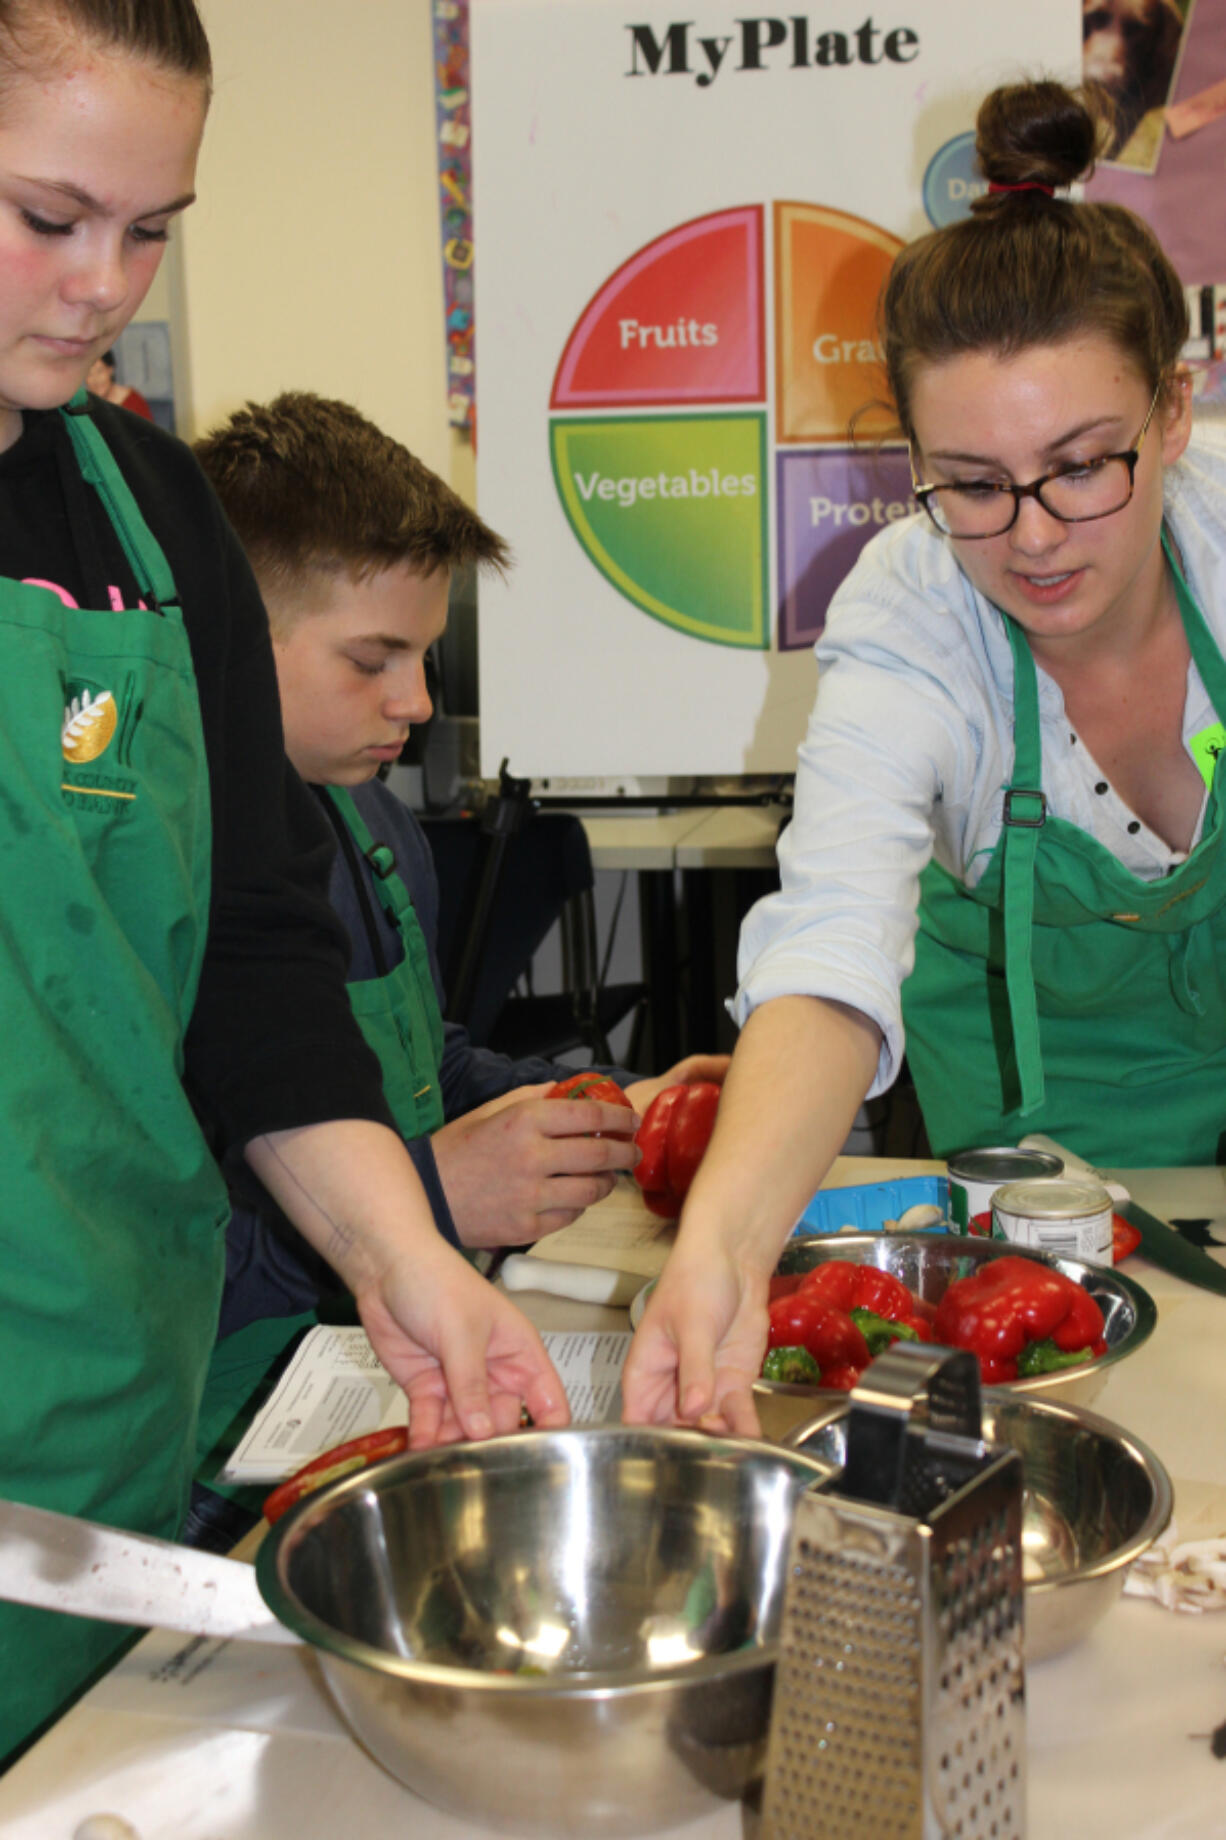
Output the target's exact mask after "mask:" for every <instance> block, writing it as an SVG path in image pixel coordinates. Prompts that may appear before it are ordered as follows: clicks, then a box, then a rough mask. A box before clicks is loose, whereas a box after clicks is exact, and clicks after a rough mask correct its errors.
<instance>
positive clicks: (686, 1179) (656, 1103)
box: [634, 1080, 719, 1220]
mask: <svg viewBox="0 0 1226 1840" xmlns="http://www.w3.org/2000/svg"><path fill="white" fill-rule="evenodd" d="M718 1108H719V1087H718V1086H716V1084H715V1083H714V1081H712V1080H692V1081H690V1082H689V1083H688V1084H686V1085H683V1086H666V1087H665V1089H664V1091H663V1092H662V1093H657V1094H656V1096H655V1098H654V1099H653V1100H652V1102H651V1104H650V1105H649V1106H648V1107H647V1111H646V1113H645V1114H644V1117H643V1122H642V1124H641V1125H640V1126H639V1130H638V1136H637V1137H636V1139H635V1142H636V1143H637V1144H638V1147H639V1150H640V1151H641V1152H642V1156H641V1160H640V1162H639V1165H638V1168H637V1169H636V1170H635V1172H634V1179H635V1181H636V1182H637V1183H638V1185H639V1187H640V1188H641V1189H642V1191H643V1199H644V1201H645V1202H646V1203H647V1206H648V1207H649V1208H650V1209H651V1211H652V1213H653V1214H659V1215H661V1216H662V1217H663V1219H665V1220H675V1219H676V1218H677V1215H678V1214H679V1213H680V1212H681V1204H682V1202H683V1201H684V1200H685V1197H686V1195H687V1194H688V1193H689V1188H690V1183H691V1182H692V1181H693V1180H694V1176H695V1174H696V1172H697V1169H698V1165H699V1163H701V1161H702V1159H703V1155H704V1153H705V1151H706V1148H707V1145H708V1143H709V1142H710V1141H711V1132H712V1131H713V1130H714V1128H715V1114H716V1111H717V1110H718Z"/></svg>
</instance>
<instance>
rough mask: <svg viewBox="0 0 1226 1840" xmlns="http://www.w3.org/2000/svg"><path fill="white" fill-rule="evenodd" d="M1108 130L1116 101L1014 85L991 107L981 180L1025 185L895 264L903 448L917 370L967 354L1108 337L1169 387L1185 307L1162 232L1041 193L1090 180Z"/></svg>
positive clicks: (982, 140) (1128, 215)
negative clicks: (1160, 239)
mask: <svg viewBox="0 0 1226 1840" xmlns="http://www.w3.org/2000/svg"><path fill="white" fill-rule="evenodd" d="M1111 133H1112V126H1111V116H1110V109H1109V105H1108V104H1107V103H1106V99H1105V98H1104V97H1102V96H1100V95H1099V94H1097V93H1096V92H1094V91H1093V90H1092V89H1087V90H1083V91H1073V90H1068V89H1066V88H1065V87H1064V86H1063V85H1062V84H1060V83H1053V82H1038V83H1020V84H1012V85H1009V86H1007V87H1005V88H1002V89H997V90H993V92H992V93H991V95H990V96H988V97H987V99H986V100H985V102H984V103H983V105H982V107H981V108H980V110H979V118H978V121H977V122H976V140H975V146H976V152H977V154H978V156H979V164H980V168H981V170H982V172H983V175H984V177H985V178H986V179H987V180H988V181H989V182H991V183H995V184H996V185H999V186H1009V187H1014V188H1016V187H1021V188H1023V189H1021V190H1016V189H1014V190H1009V191H999V192H994V193H990V194H989V195H988V196H986V197H983V198H978V199H976V200H975V203H974V205H973V206H972V214H971V216H970V217H969V218H964V219H962V220H961V221H960V222H958V223H955V224H949V225H947V226H946V227H945V228H944V229H941V230H935V231H933V232H932V233H931V234H930V235H928V236H924V237H921V238H920V239H919V240H918V241H917V242H914V243H910V244H908V246H907V247H906V249H904V250H902V251H901V253H900V254H899V255H898V256H897V257H896V258H895V261H894V265H893V267H892V269H891V270H890V273H889V276H888V278H887V280H886V284H885V288H884V290H883V293H882V297H881V304H880V309H879V317H880V326H881V342H882V346H883V348H884V351H885V362H886V371H887V374H888V378H889V387H890V394H891V397H892V398H893V403H894V407H895V410H896V412H897V414H898V419H899V422H900V423H901V426H902V431H903V433H904V434H905V435H906V436H907V439H908V440H912V439H914V433H915V431H914V428H913V427H912V424H911V410H910V384H911V379H912V377H913V376H914V373H915V368H916V366H917V365H920V364H923V363H939V362H941V360H942V359H945V358H952V357H955V356H957V355H959V354H960V353H963V352H969V351H982V350H985V349H986V350H996V351H999V352H1001V353H1005V354H1008V353H1013V352H1017V351H1022V350H1025V349H1026V348H1027V347H1028V346H1031V345H1046V344H1055V343H1059V342H1060V341H1061V340H1063V339H1070V338H1074V337H1076V336H1077V334H1078V333H1082V332H1101V333H1104V334H1106V336H1107V337H1109V338H1111V339H1112V340H1114V342H1115V344H1116V345H1117V346H1118V347H1119V349H1120V350H1121V351H1122V352H1123V353H1124V354H1125V356H1126V357H1128V358H1129V359H1130V360H1131V362H1132V363H1133V364H1135V366H1136V368H1137V370H1138V371H1139V373H1140V374H1141V376H1142V377H1143V378H1144V379H1145V380H1146V382H1147V383H1148V384H1149V386H1150V388H1151V389H1157V387H1158V385H1159V384H1160V383H1162V384H1169V382H1170V380H1171V377H1172V374H1173V372H1174V367H1175V364H1176V362H1177V361H1178V358H1179V354H1180V351H1181V349H1182V347H1183V344H1184V341H1185V340H1186V338H1187V336H1188V310H1187V303H1186V301H1185V299H1184V293H1183V287H1182V284H1181V283H1180V280H1179V277H1178V275H1177V274H1176V273H1175V270H1174V269H1173V267H1172V266H1171V263H1170V262H1169V261H1168V259H1167V257H1166V255H1165V254H1164V253H1163V250H1162V247H1161V245H1160V243H1159V242H1158V239H1157V237H1156V236H1155V235H1154V234H1153V231H1152V230H1150V229H1149V227H1148V225H1147V224H1145V223H1143V222H1142V221H1141V219H1140V218H1139V217H1136V216H1134V214H1133V213H1132V212H1131V211H1128V210H1125V209H1124V207H1123V206H1122V205H1114V204H1085V203H1073V202H1071V201H1069V200H1067V199H1064V198H1058V197H1049V196H1048V195H1047V193H1046V192H1045V191H1044V190H1042V189H1038V188H1042V187H1053V188H1056V189H1059V188H1061V187H1066V186H1069V185H1071V184H1072V183H1073V182H1074V180H1076V179H1078V178H1080V177H1082V176H1085V175H1088V173H1089V172H1091V171H1093V167H1094V160H1095V156H1096V154H1097V153H1099V152H1101V150H1102V148H1103V147H1104V145H1106V144H1108V143H1109V141H1110V137H1111Z"/></svg>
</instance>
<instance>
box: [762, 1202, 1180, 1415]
mask: <svg viewBox="0 0 1226 1840" xmlns="http://www.w3.org/2000/svg"><path fill="white" fill-rule="evenodd" d="M1011 1254H1012V1255H1016V1254H1021V1255H1022V1257H1024V1258H1028V1259H1038V1260H1039V1261H1040V1262H1041V1263H1042V1264H1045V1265H1054V1266H1055V1267H1056V1268H1057V1269H1058V1270H1059V1271H1062V1272H1064V1273H1065V1274H1066V1276H1068V1277H1070V1278H1073V1279H1075V1280H1076V1282H1077V1283H1078V1284H1081V1285H1084V1287H1085V1289H1086V1290H1088V1291H1089V1293H1090V1295H1091V1296H1092V1297H1093V1298H1094V1300H1095V1302H1096V1303H1097V1304H1098V1307H1099V1308H1100V1310H1101V1311H1102V1313H1103V1321H1104V1325H1105V1339H1106V1343H1107V1351H1106V1353H1105V1354H1101V1355H1098V1356H1097V1357H1096V1358H1095V1359H1094V1360H1092V1361H1088V1362H1087V1363H1086V1365H1085V1366H1084V1367H1066V1368H1064V1369H1062V1370H1061V1371H1060V1372H1058V1373H1054V1374H1038V1375H1036V1376H1035V1377H1034V1379H1032V1380H1013V1381H1010V1382H1009V1383H1008V1385H1007V1386H1006V1387H1004V1388H1003V1389H1002V1390H1003V1391H1005V1392H1006V1393H1009V1394H1011V1395H1014V1396H1015V1397H1018V1398H1023V1399H1044V1400H1059V1401H1061V1402H1062V1403H1064V1404H1067V1405H1089V1404H1091V1403H1092V1401H1093V1400H1094V1399H1096V1398H1097V1397H1098V1394H1099V1393H1100V1392H1101V1391H1102V1389H1103V1387H1104V1386H1105V1385H1106V1383H1107V1379H1108V1377H1109V1375H1110V1372H1111V1369H1112V1367H1113V1366H1114V1365H1115V1364H1116V1362H1118V1361H1123V1360H1125V1359H1126V1358H1127V1356H1128V1355H1130V1354H1134V1353H1135V1352H1136V1350H1137V1349H1138V1348H1139V1347H1140V1346H1141V1344H1142V1343H1143V1342H1144V1341H1146V1340H1148V1338H1149V1336H1150V1335H1151V1334H1152V1333H1153V1328H1154V1324H1155V1323H1156V1322H1157V1320H1158V1313H1157V1311H1156V1309H1155V1308H1154V1301H1153V1298H1152V1297H1151V1296H1150V1295H1149V1292H1148V1291H1145V1290H1143V1289H1142V1288H1141V1286H1140V1285H1139V1284H1137V1283H1136V1282H1135V1280H1134V1279H1132V1278H1126V1277H1125V1276H1124V1274H1123V1273H1122V1272H1119V1271H1115V1270H1113V1269H1112V1268H1111V1267H1110V1266H1105V1265H1089V1264H1087V1263H1086V1262H1085V1261H1084V1260H1083V1259H1065V1258H1057V1257H1055V1256H1053V1255H1052V1254H1049V1253H1041V1252H1032V1251H1031V1250H1030V1249H1029V1248H1028V1247H1025V1246H1014V1245H1012V1244H1011V1243H1010V1242H1009V1241H1008V1240H998V1239H971V1238H967V1237H964V1236H963V1235H962V1234H946V1233H820V1234H805V1235H802V1236H798V1237H794V1238H792V1239H790V1240H789V1241H788V1243H787V1245H786V1246H785V1247H784V1249H783V1254H782V1256H781V1258H780V1260H779V1263H778V1265H777V1266H776V1270H777V1271H778V1272H779V1273H781V1274H785V1275H786V1274H788V1273H791V1272H798V1271H802V1272H803V1271H812V1269H813V1267H814V1266H815V1265H820V1264H822V1263H824V1262H825V1261H826V1260H827V1259H854V1260H855V1261H856V1262H857V1263H858V1264H862V1265H876V1266H878V1267H879V1268H880V1269H881V1270H882V1271H889V1272H893V1274H894V1276H895V1277H897V1278H901V1279H902V1281H903V1283H904V1284H905V1285H907V1286H908V1287H909V1289H911V1290H913V1291H914V1292H915V1293H916V1295H917V1296H919V1297H922V1298H923V1299H924V1301H925V1302H927V1303H939V1302H940V1301H941V1298H942V1297H943V1296H944V1295H945V1292H946V1290H947V1288H948V1287H949V1285H951V1284H952V1283H953V1282H954V1280H955V1278H962V1277H965V1276H966V1275H967V1273H968V1272H972V1271H974V1270H976V1268H977V1267H978V1266H980V1265H982V1264H984V1263H986V1262H987V1261H988V1260H989V1259H999V1258H1004V1257H1006V1256H1008V1255H1011ZM832 1396H833V1395H832V1394H831V1392H830V1391H829V1390H828V1389H826V1388H822V1387H812V1386H784V1385H782V1384H780V1383H779V1382H778V1381H772V1380H759V1381H758V1382H757V1383H756V1384H755V1387H754V1403H755V1405H756V1406H757V1409H758V1417H759V1420H760V1422H761V1425H762V1432H763V1436H765V1437H768V1438H772V1439H780V1440H781V1439H783V1438H785V1437H786V1436H787V1433H788V1432H789V1431H790V1430H791V1428H792V1426H793V1425H797V1424H801V1423H803V1421H804V1420H805V1419H807V1418H809V1417H811V1416H812V1414H813V1413H814V1411H815V1410H816V1409H817V1404H818V1402H819V1401H823V1400H828V1399H830V1398H832Z"/></svg>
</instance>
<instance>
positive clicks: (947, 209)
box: [924, 134, 988, 230]
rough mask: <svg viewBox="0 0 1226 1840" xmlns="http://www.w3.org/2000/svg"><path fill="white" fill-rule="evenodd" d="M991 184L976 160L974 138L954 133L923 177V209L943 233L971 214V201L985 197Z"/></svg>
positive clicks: (934, 155)
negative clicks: (945, 229)
mask: <svg viewBox="0 0 1226 1840" xmlns="http://www.w3.org/2000/svg"><path fill="white" fill-rule="evenodd" d="M987 189H988V184H987V180H986V179H985V178H984V176H983V174H982V173H981V172H980V170H979V163H978V161H977V160H976V158H975V136H974V135H973V134H955V136H954V138H953V140H952V141H946V143H945V145H944V146H943V147H941V148H939V149H938V150H937V152H936V153H934V154H933V156H932V158H931V159H930V160H929V162H928V170H927V172H926V173H925V174H924V210H925V211H926V212H927V215H928V222H929V223H930V224H932V226H933V227H934V229H937V230H940V229H942V228H943V227H944V225H946V224H956V223H957V222H958V221H959V219H961V218H963V217H969V216H970V214H971V200H972V199H974V198H982V196H983V194H984V193H985V192H986V191H987Z"/></svg>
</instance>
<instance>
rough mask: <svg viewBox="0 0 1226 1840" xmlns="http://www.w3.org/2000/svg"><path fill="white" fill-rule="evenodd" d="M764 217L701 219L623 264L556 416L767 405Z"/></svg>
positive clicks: (576, 347)
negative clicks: (596, 410)
mask: <svg viewBox="0 0 1226 1840" xmlns="http://www.w3.org/2000/svg"><path fill="white" fill-rule="evenodd" d="M762 215H763V214H762V207H761V206H760V205H745V206H742V207H739V208H737V209H735V210H730V211H717V212H714V213H713V214H712V215H711V216H709V217H698V218H694V219H693V220H692V221H690V222H689V223H685V224H680V225H678V226H677V227H676V228H675V229H673V230H669V231H667V232H666V233H665V234H664V235H663V236H660V237H657V238H656V239H655V241H654V242H651V243H648V244H647V245H646V246H645V247H644V248H642V249H640V250H639V251H638V252H637V254H635V255H633V256H632V257H631V258H630V260H629V261H628V262H626V263H624V264H623V265H622V267H621V268H619V269H618V270H617V271H616V273H615V274H613V275H611V276H610V278H609V279H608V281H606V282H605V284H604V286H603V287H601V288H600V289H599V291H598V292H597V293H596V294H595V295H593V297H592V299H591V301H590V302H589V303H588V305H587V307H586V308H585V309H584V311H583V313H582V314H581V315H580V317H579V320H578V323H577V324H576V326H575V329H574V331H573V332H572V333H571V336H570V338H569V340H568V341H567V345H566V349H565V351H564V352H563V353H562V359H561V362H560V363H559V365H558V369H557V375H556V376H555V378H554V384H553V395H552V397H551V398H550V407H551V408H553V409H580V408H590V407H592V406H594V405H597V404H600V405H604V406H606V407H623V408H632V407H643V406H645V405H647V404H651V403H665V402H670V403H686V402H689V403H735V402H761V401H762V399H763V396H764V394H765V387H766V372H765V340H764V336H763V319H764V314H763V279H762Z"/></svg>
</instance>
